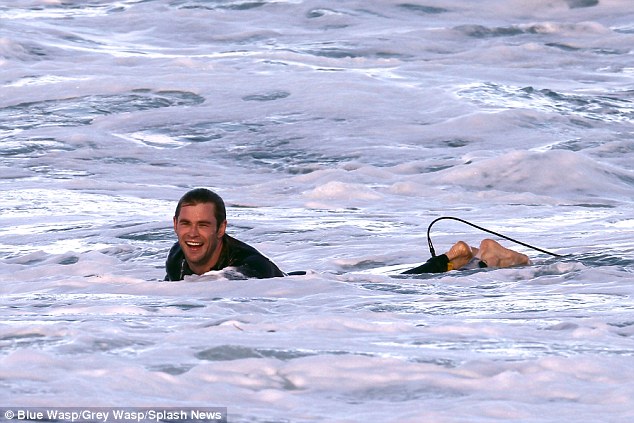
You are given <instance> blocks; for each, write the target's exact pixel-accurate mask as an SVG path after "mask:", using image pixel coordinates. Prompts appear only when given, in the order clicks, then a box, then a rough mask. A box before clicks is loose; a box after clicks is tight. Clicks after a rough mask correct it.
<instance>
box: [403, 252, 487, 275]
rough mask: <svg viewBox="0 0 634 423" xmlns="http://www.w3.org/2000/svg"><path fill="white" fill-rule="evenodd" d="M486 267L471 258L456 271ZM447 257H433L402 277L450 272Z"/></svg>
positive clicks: (479, 260)
mask: <svg viewBox="0 0 634 423" xmlns="http://www.w3.org/2000/svg"><path fill="white" fill-rule="evenodd" d="M485 267H487V264H486V262H484V261H482V260H481V259H479V258H477V257H473V258H472V259H471V261H470V262H469V263H467V264H466V265H464V266H462V267H460V269H458V270H472V269H478V268H479V269H482V268H485ZM451 269H452V267H451V266H450V263H449V257H447V255H445V254H441V255H439V256H434V257H432V258H430V259H429V260H427V261H426V262H425V263H423V264H421V265H420V266H418V267H415V268H413V269H409V270H406V271H404V272H403V273H402V274H403V275H420V274H421V273H443V272H447V271H449V270H451Z"/></svg>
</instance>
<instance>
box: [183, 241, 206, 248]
mask: <svg viewBox="0 0 634 423" xmlns="http://www.w3.org/2000/svg"><path fill="white" fill-rule="evenodd" d="M185 245H187V246H188V247H189V248H194V249H196V248H200V247H202V246H203V243H202V242H194V241H186V242H185Z"/></svg>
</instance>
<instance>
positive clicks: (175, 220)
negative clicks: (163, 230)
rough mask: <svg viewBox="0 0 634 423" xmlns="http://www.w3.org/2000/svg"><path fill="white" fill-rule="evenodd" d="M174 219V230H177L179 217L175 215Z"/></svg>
mask: <svg viewBox="0 0 634 423" xmlns="http://www.w3.org/2000/svg"><path fill="white" fill-rule="evenodd" d="M173 220H174V232H176V225H177V224H178V219H176V216H174V218H173Z"/></svg>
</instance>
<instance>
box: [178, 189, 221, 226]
mask: <svg viewBox="0 0 634 423" xmlns="http://www.w3.org/2000/svg"><path fill="white" fill-rule="evenodd" d="M201 203H211V204H213V205H214V215H215V218H216V224H217V225H218V227H220V225H221V224H222V222H224V221H225V220H226V219H227V210H226V209H225V202H224V201H223V200H222V197H220V196H219V195H218V194H216V193H215V192H213V191H211V190H208V189H207V188H195V189H192V190H191V191H187V192H186V193H185V195H183V196H182V197H181V199H180V200H179V201H178V205H176V211H175V212H174V219H176V220H178V216H179V215H180V214H181V208H182V207H183V206H193V205H196V204H201Z"/></svg>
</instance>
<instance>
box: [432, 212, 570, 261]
mask: <svg viewBox="0 0 634 423" xmlns="http://www.w3.org/2000/svg"><path fill="white" fill-rule="evenodd" d="M440 220H457V221H458V222H462V223H465V224H467V225H469V226H473V227H474V228H476V229H480V230H481V231H484V232H488V233H490V234H493V235H496V236H499V237H501V238H504V239H507V240H509V241H511V242H514V243H516V244H520V245H523V246H524V247H528V248H531V249H533V250H536V251H540V252H542V253H545V254H550V255H551V256H555V257H563V256H562V255H560V254H555V253H551V252H550V251H546V250H542V249H541V248H537V247H534V246H532V245H530V244H526V243H524V242H521V241H518V240H516V239H513V238H511V237H508V236H506V235H502V234H500V233H497V232H494V231H492V230H490V229H486V228H483V227H482V226H478V225H476V224H474V223H471V222H468V221H466V220H464V219H460V218H457V217H451V216H443V217H439V218H437V219H435V220H434V221H433V222H431V223H430V224H429V227H427V243H428V244H429V252H430V253H431V256H432V257H436V252H435V251H434V246H433V244H432V242H431V235H430V231H431V227H432V226H433V225H434V223H436V222H438V221H440Z"/></svg>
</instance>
